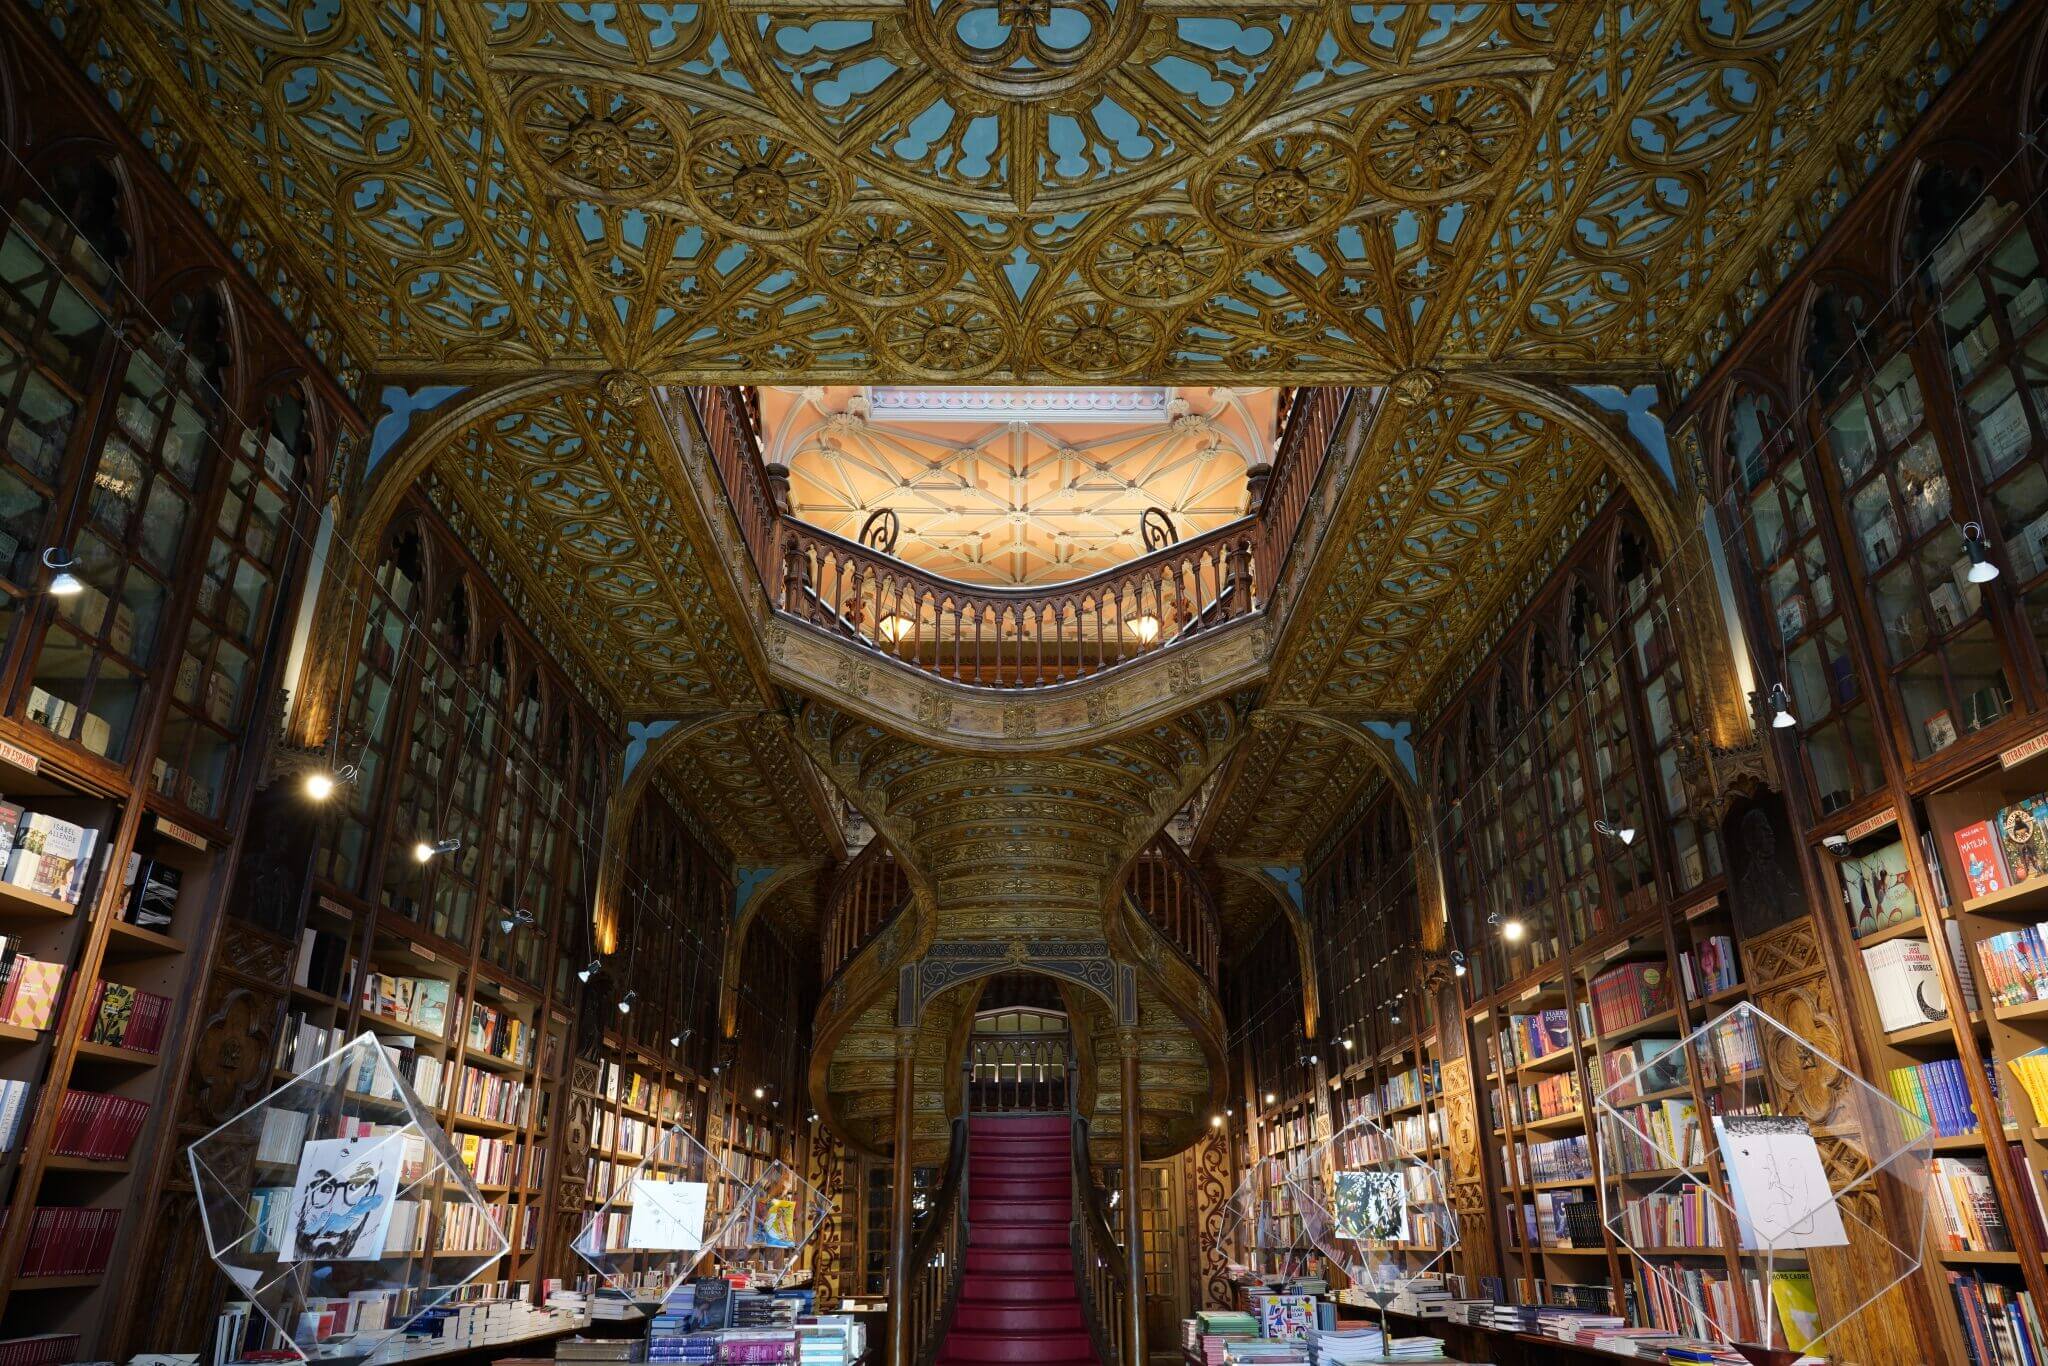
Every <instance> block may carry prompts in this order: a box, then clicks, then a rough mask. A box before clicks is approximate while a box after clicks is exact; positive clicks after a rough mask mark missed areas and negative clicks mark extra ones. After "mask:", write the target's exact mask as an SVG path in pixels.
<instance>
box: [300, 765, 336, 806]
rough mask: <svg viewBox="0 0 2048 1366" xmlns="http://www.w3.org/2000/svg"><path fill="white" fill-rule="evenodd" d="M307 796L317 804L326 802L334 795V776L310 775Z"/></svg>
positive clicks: (308, 775)
mask: <svg viewBox="0 0 2048 1366" xmlns="http://www.w3.org/2000/svg"><path fill="white" fill-rule="evenodd" d="M306 795H307V796H308V797H311V798H312V799H313V800H314V801H316V802H324V801H326V800H327V799H328V798H329V797H332V796H333V795H334V775H333V774H331V773H324V772H322V773H308V774H307V775H306Z"/></svg>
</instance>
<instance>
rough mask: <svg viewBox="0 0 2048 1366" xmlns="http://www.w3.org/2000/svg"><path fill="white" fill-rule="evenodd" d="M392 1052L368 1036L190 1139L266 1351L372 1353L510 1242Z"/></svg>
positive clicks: (209, 1234)
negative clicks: (259, 1320)
mask: <svg viewBox="0 0 2048 1366" xmlns="http://www.w3.org/2000/svg"><path fill="white" fill-rule="evenodd" d="M394 1054H395V1050H387V1049H386V1048H384V1047H383V1046H381V1045H380V1044H379V1043H378V1041H377V1038H376V1036H375V1035H372V1034H361V1035H358V1036H357V1037H356V1038H355V1039H353V1040H351V1041H350V1042H349V1043H348V1044H346V1045H345V1046H343V1047H342V1048H340V1049H337V1050H336V1051H335V1052H333V1053H331V1054H329V1055H328V1056H327V1057H325V1058H323V1059H321V1060H320V1061H319V1062H317V1063H315V1064H314V1065H313V1066H312V1067H309V1068H307V1069H306V1070H305V1071H304V1072H301V1073H299V1074H298V1075H297V1076H295V1077H293V1078H292V1079H291V1080H290V1081H288V1082H286V1083H285V1084H284V1085H282V1086H279V1087H278V1088H277V1089H276V1090H274V1091H272V1092H271V1093H270V1094H269V1095H267V1096H264V1097H263V1098H262V1099H261V1100H259V1101H257V1102H256V1103H255V1104H253V1105H251V1106H249V1108H248V1109H246V1110H244V1111H242V1112H241V1113H240V1114H238V1115H236V1116H235V1117H234V1118H233V1119H230V1120H228V1121H227V1122H226V1123H225V1124H222V1125H221V1126H220V1127H219V1128H217V1129H215V1130H213V1131H212V1132H211V1133H209V1134H207V1135H205V1136H204V1137H203V1138H200V1139H198V1140H197V1141H196V1142H194V1143H193V1144H192V1145H191V1147H189V1148H188V1149H187V1150H186V1157H187V1159H188V1161H189V1162H190V1163H191V1167H192V1180H193V1182H194V1184H195V1186H196V1187H197V1190H198V1196H199V1212H200V1217H201V1219H202V1221H203V1223H204V1225H205V1229H206V1242H207V1251H208V1252H209V1254H210V1255H211V1256H212V1257H213V1260H214V1262H215V1263H216V1264H217V1265H218V1266H219V1267H220V1269H221V1271H222V1272H223V1273H224V1274H225V1275H226V1276H227V1278H228V1280H229V1281H231V1282H233V1284H234V1286H235V1294H236V1298H238V1299H243V1300H247V1301H248V1302H249V1303H250V1304H251V1305H253V1306H254V1307H255V1310H256V1312H257V1313H258V1314H260V1315H261V1316H262V1317H263V1319H264V1320H265V1321H266V1322H267V1323H268V1324H269V1326H270V1330H271V1332H270V1338H271V1340H270V1341H269V1342H267V1343H265V1344H264V1346H265V1347H266V1348H267V1349H269V1350H281V1351H288V1352H290V1353H292V1354H293V1355H295V1356H297V1357H298V1358H300V1359H302V1360H314V1361H331V1362H343V1363H346V1362H356V1361H362V1360H365V1359H367V1358H368V1357H370V1356H372V1355H373V1354H375V1353H376V1351H377V1350H378V1348H379V1347H381V1346H382V1345H383V1344H384V1343H385V1342H386V1341H388V1340H389V1339H390V1338H391V1337H393V1336H394V1335H395V1334H397V1333H399V1332H402V1331H403V1330H404V1329H405V1327H406V1326H407V1325H408V1324H410V1323H411V1322H413V1320H415V1319H417V1318H418V1317H419V1316H420V1315H421V1314H424V1313H425V1312H427V1311H428V1310H430V1309H432V1308H434V1307H435V1306H436V1305H438V1304H440V1303H442V1302H443V1301H445V1300H447V1299H448V1298H449V1297H450V1296H451V1295H453V1294H454V1293H455V1292H456V1291H457V1290H459V1289H461V1288H462V1286H464V1285H465V1284H467V1283H468V1282H470V1281H472V1280H474V1279H476V1278H477V1277H478V1276H480V1275H481V1274H482V1273H483V1272H484V1271H485V1270H486V1269H487V1268H489V1267H490V1266H491V1265H492V1264H493V1263H494V1262H496V1261H497V1260H498V1259H499V1258H500V1257H502V1256H504V1255H505V1252H506V1251H507V1249H508V1248H510V1246H511V1242H510V1240H509V1239H508V1238H507V1236H506V1234H505V1231H504V1230H503V1229H502V1228H500V1227H499V1224H498V1219H499V1217H500V1213H499V1211H498V1209H497V1208H496V1207H494V1206H492V1205H491V1204H490V1203H489V1202H488V1201H486V1200H485V1199H484V1197H483V1195H482V1194H481V1193H479V1191H478V1190H477V1186H476V1182H475V1180H474V1179H473V1178H472V1177H471V1176H470V1173H469V1170H468V1169H467V1168H466V1167H464V1166H463V1165H462V1162H461V1160H460V1159H459V1158H458V1157H457V1156H456V1152H455V1147H454V1145H453V1144H452V1143H451V1142H450V1140H449V1137H448V1135H447V1134H446V1133H444V1132H443V1131H442V1129H441V1127H440V1125H438V1124H436V1123H435V1122H434V1119H433V1115H432V1111H431V1108H430V1107H428V1106H427V1105H425V1104H424V1103H422V1102H421V1100H420V1099H419V1097H418V1096H416V1095H415V1094H414V1093H413V1090H412V1088H411V1086H409V1085H408V1084H407V1083H406V1081H405V1078H404V1077H403V1075H401V1073H400V1072H399V1070H398V1067H397V1060H396V1057H395V1056H394Z"/></svg>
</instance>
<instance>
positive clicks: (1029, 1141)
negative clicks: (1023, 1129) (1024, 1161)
mask: <svg viewBox="0 0 2048 1366" xmlns="http://www.w3.org/2000/svg"><path fill="white" fill-rule="evenodd" d="M967 1142H968V1146H969V1147H970V1149H971V1150H972V1151H974V1152H977V1153H1004V1154H1007V1155H1009V1156H1011V1157H1064V1156H1066V1154H1068V1153H1070V1152H1072V1151H1073V1148H1074V1145H1073V1144H1071V1143H1069V1142H1067V1140H1066V1139H1065V1138H1031V1137H1024V1138H989V1137H986V1136H984V1135H980V1134H977V1135H976V1136H975V1137H973V1138H970V1139H969V1140H967Z"/></svg>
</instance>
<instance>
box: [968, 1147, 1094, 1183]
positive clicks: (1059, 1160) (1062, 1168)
mask: <svg viewBox="0 0 2048 1366" xmlns="http://www.w3.org/2000/svg"><path fill="white" fill-rule="evenodd" d="M1069 1165H1070V1164H1069V1163H1068V1161H1067V1159H1066V1157H1065V1156H1064V1155H1062V1156H1059V1157H1043V1156H1035V1155H1034V1156H1031V1157H1012V1156H1008V1155H991V1154H989V1153H979V1152H970V1153H968V1154H967V1180H968V1181H969V1182H970V1183H972V1182H975V1181H981V1180H991V1181H1064V1180H1066V1179H1067V1169H1068V1167H1069Z"/></svg>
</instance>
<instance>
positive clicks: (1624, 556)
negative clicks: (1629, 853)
mask: <svg viewBox="0 0 2048 1366" xmlns="http://www.w3.org/2000/svg"><path fill="white" fill-rule="evenodd" d="M1615 578H1616V581H1617V587H1618V589H1619V593H1618V598H1619V600H1620V602H1621V603H1622V611H1623V613H1624V621H1625V623H1626V629H1625V634H1626V636H1627V638H1628V642H1629V647H1628V648H1629V654H1628V659H1629V670H1630V672H1631V674H1633V676H1634V677H1633V682H1634V686H1635V690H1636V692H1637V693H1638V695H1640V696H1641V698H1642V707H1643V718H1644V724H1645V726H1646V727H1647V729H1646V731H1645V733H1644V735H1643V737H1642V745H1643V752H1644V757H1645V758H1646V759H1647V760H1648V767H1649V769H1650V771H1651V773H1652V774H1653V775H1654V776H1653V783H1654V785H1655V787H1656V789H1657V798H1658V801H1657V806H1656V809H1655V810H1654V811H1652V810H1641V809H1626V810H1617V811H1616V812H1615V813H1614V815H1613V816H1611V817H1610V818H1609V819H1611V820H1615V821H1617V822H1620V823H1625V824H1627V825H1630V826H1634V827H1636V828H1637V829H1638V830H1639V831H1640V836H1639V838H1638V839H1637V841H1636V843H1635V844H1634V845H1632V846H1630V848H1631V850H1635V851H1640V853H1639V857H1640V859H1641V860H1642V866H1641V869H1640V873H1639V876H1638V878H1637V880H1636V882H1635V883H1634V884H1633V885H1635V886H1644V887H1646V886H1648V885H1649V867H1648V865H1649V862H1650V846H1651V841H1650V839H1649V838H1648V836H1649V835H1650V834H1651V833H1652V832H1653V831H1655V830H1662V831H1666V832H1668V833H1669V837H1670V840H1671V854H1672V858H1673V860H1674V864H1673V871H1672V876H1673V880H1674V882H1675V883H1676V888H1675V890H1676V891H1678V892H1679V893H1681V894H1683V893H1685V892H1689V891H1691V890H1692V889H1693V888H1695V887H1698V886H1699V885H1700V884H1701V883H1703V882H1705V881H1706V880H1707V879H1708V878H1710V877H1713V876H1716V875H1717V874H1719V873H1720V871H1721V842H1720V836H1719V835H1718V834H1717V833H1716V832H1715V831H1713V830H1712V829H1710V828H1708V827H1705V826H1703V825H1702V824H1701V823H1700V822H1699V821H1698V820H1696V819H1694V817H1693V815H1692V796H1691V793H1690V792H1689V790H1688V789H1687V787H1686V785H1685V777H1684V772H1683V768H1682V766H1681V763H1680V752H1679V747H1680V744H1681V742H1682V739H1683V738H1684V737H1687V736H1690V735H1692V734H1693V733H1694V729H1693V716H1692V698H1691V695H1690V693H1689V692H1688V691H1687V689H1686V685H1685V670H1684V668H1683V666H1682V664H1681V662H1680V660H1679V657H1678V643H1677V637H1676V635H1675V634H1674V633H1673V631H1672V629H1671V620H1670V612H1669V609H1668V607H1667V606H1666V601H1665V596H1664V590H1663V587H1662V585H1661V582H1660V581H1659V580H1658V574H1657V565H1656V562H1655V560H1654V558H1653V556H1652V552H1651V550H1650V546H1649V543H1648V541H1647V540H1646V539H1645V538H1644V537H1642V536H1641V535H1640V534H1639V533H1638V532H1637V531H1636V530H1635V529H1634V528H1632V527H1624V528H1623V529H1622V532H1621V536H1620V538H1619V541H1618V542H1617V545H1616V553H1615ZM1659 817H1661V819H1660V818H1659ZM1619 881H1620V878H1619V876H1618V875H1617V882H1619Z"/></svg>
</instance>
